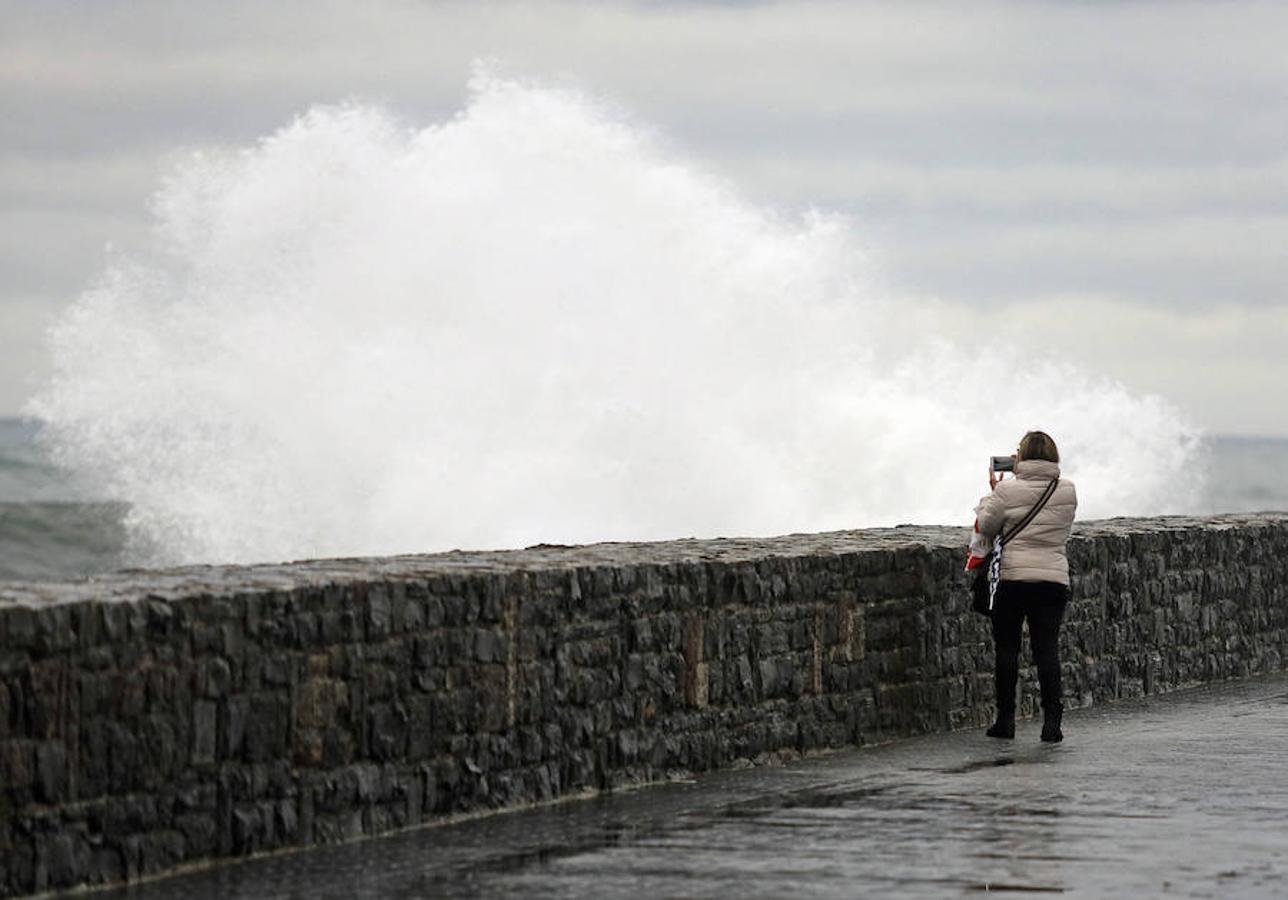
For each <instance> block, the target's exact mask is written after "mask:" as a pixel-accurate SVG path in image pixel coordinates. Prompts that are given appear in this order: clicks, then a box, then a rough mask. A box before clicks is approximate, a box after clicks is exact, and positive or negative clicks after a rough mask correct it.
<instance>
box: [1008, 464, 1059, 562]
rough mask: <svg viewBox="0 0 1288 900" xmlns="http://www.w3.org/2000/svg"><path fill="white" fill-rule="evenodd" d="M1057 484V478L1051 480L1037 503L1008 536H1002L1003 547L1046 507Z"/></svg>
mask: <svg viewBox="0 0 1288 900" xmlns="http://www.w3.org/2000/svg"><path fill="white" fill-rule="evenodd" d="M1059 484H1060V479H1059V478H1052V479H1051V483H1050V484H1048V485H1047V486H1046V490H1045V491H1043V492H1042V496H1041V497H1039V498H1038V502H1037V503H1035V504H1033V508H1032V509H1031V510H1029V511H1028V512H1027V513H1025V514H1024V518H1023V519H1020V521H1019V523H1018V524H1016V526H1015V527H1014V528H1012V529H1011V533H1010V534H1005V535H1002V546H1003V547H1005V546H1006V545H1007V544H1009V543H1010V542H1011V538H1013V537H1015V536H1016V535H1017V534H1019V533H1020V532H1021V531H1023V530H1024V529H1025V527H1026V526H1027V525H1028V524H1029V523H1030V522H1032V521H1033V517H1034V516H1036V515H1037V514H1038V513H1040V512H1041V511H1042V507H1044V506H1046V504H1047V501H1048V500H1050V499H1051V495H1052V494H1054V493H1055V489H1056V487H1057V485H1059Z"/></svg>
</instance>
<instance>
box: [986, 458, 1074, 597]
mask: <svg viewBox="0 0 1288 900" xmlns="http://www.w3.org/2000/svg"><path fill="white" fill-rule="evenodd" d="M1059 483H1060V479H1059V478H1052V479H1051V483H1050V484H1048V485H1047V486H1046V490H1045V491H1043V492H1042V496H1041V497H1039V498H1038V502H1037V503H1035V504H1033V508H1032V509H1030V510H1029V511H1028V512H1027V513H1025V514H1024V518H1023V519H1021V520H1020V521H1019V522H1017V523H1016V525H1015V527H1014V528H1012V529H1011V530H1010V532H1008V533H1007V534H1005V535H1004V534H1002V533H1001V532H1000V531H999V532H998V534H997V537H995V538H993V549H992V550H990V551H989V553H988V558H987V559H986V560H985V561H984V565H983V566H982V567H981V568H980V570H979V571H978V572H976V573H975V578H974V580H973V581H971V583H970V605H971V609H973V610H975V612H977V613H979V614H980V615H982V616H992V615H993V601H994V599H995V598H996V596H997V585H998V583H999V582H1000V581H1001V580H1002V548H1003V547H1005V546H1006V545H1007V544H1009V543H1010V542H1011V540H1012V539H1013V538H1014V537H1015V536H1016V535H1017V534H1019V533H1020V532H1021V531H1023V530H1024V529H1025V527H1026V526H1027V525H1028V524H1029V523H1030V522H1032V521H1033V519H1034V517H1035V516H1037V514H1038V513H1039V512H1041V511H1042V507H1044V506H1046V504H1047V501H1048V500H1050V499H1051V495H1052V494H1054V493H1055V489H1056V486H1057V485H1058V484H1059Z"/></svg>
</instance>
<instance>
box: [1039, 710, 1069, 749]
mask: <svg viewBox="0 0 1288 900" xmlns="http://www.w3.org/2000/svg"><path fill="white" fill-rule="evenodd" d="M1063 718H1064V706H1063V705H1061V704H1060V703H1058V702H1057V703H1051V704H1049V705H1046V706H1043V707H1042V740H1044V741H1046V742H1047V743H1048V744H1058V743H1060V742H1061V741H1062V740H1064V732H1063V731H1061V730H1060V720H1061V719H1063Z"/></svg>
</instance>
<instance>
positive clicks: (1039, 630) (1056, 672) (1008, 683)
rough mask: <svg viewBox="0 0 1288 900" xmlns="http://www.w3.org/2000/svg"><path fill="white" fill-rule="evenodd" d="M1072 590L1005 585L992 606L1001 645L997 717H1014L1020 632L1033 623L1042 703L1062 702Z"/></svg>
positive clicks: (1044, 583)
mask: <svg viewBox="0 0 1288 900" xmlns="http://www.w3.org/2000/svg"><path fill="white" fill-rule="evenodd" d="M1068 600H1069V589H1068V588H1067V587H1065V586H1064V585H1062V584H1058V583H1056V582H1054V581H1003V582H1001V583H1000V584H999V585H998V586H997V596H996V597H995V598H994V602H993V643H994V645H995V647H996V654H997V667H996V669H995V670H994V678H995V682H996V684H997V717H998V718H999V719H1007V718H1014V717H1015V682H1016V681H1017V680H1019V677H1020V629H1021V628H1022V627H1023V625H1024V620H1025V619H1028V620H1029V644H1030V646H1031V647H1032V648H1033V663H1034V665H1036V666H1037V667H1038V683H1039V684H1040V685H1041V687H1042V705H1043V706H1044V707H1047V706H1052V705H1054V704H1057V703H1059V702H1060V698H1061V696H1062V691H1061V687H1060V622H1061V621H1062V620H1063V619H1064V608H1065V605H1066V604H1067V603H1068Z"/></svg>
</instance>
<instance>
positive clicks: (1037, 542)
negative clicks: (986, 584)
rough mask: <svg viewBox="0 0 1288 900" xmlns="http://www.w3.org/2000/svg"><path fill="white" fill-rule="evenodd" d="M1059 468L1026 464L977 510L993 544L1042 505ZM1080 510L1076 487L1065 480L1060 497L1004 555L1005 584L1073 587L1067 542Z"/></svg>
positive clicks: (1044, 463) (1055, 496)
mask: <svg viewBox="0 0 1288 900" xmlns="http://www.w3.org/2000/svg"><path fill="white" fill-rule="evenodd" d="M1052 478H1060V466H1059V465H1058V464H1056V463H1053V462H1047V461H1046V460H1044V459H1022V460H1020V461H1019V462H1017V463H1016V464H1015V477H1014V478H1007V479H1005V480H1003V481H1001V482H999V483H998V485H997V487H996V488H995V489H994V490H993V492H992V493H990V494H989V495H988V496H986V497H983V498H981V499H980V501H979V506H977V507H975V517H976V521H978V523H979V530H980V533H981V534H983V535H984V537H985V538H987V539H988V541H989V542H990V543H991V542H992V540H993V537H994V536H995V535H996V534H997V532H998V529H999V528H1001V529H1002V530H1003V533H1004V534H1005V533H1008V532H1010V530H1011V529H1012V528H1014V527H1015V525H1016V524H1018V523H1019V521H1020V520H1021V519H1023V518H1024V517H1025V515H1027V514H1028V511H1029V510H1030V509H1032V508H1033V504H1035V503H1037V502H1038V499H1039V498H1040V497H1041V496H1042V493H1043V492H1044V491H1045V490H1046V488H1047V485H1048V484H1050V483H1051V479H1052ZM1077 509H1078V493H1077V491H1076V490H1074V487H1073V482H1072V481H1069V480H1068V479H1067V478H1060V483H1059V484H1058V485H1057V486H1056V489H1055V493H1054V494H1052V495H1051V499H1050V500H1048V501H1047V504H1046V506H1044V507H1042V511H1041V512H1039V513H1038V514H1037V516H1036V517H1034V519H1033V521H1032V522H1030V523H1029V524H1028V525H1027V526H1025V528H1024V530H1023V531H1021V532H1020V533H1019V534H1018V535H1016V536H1015V539H1014V540H1012V541H1010V542H1009V543H1007V545H1006V549H1005V550H1003V551H1002V580H1003V581H1054V582H1058V583H1059V584H1063V585H1066V586H1067V585H1068V584H1069V558H1068V556H1066V555H1065V543H1066V542H1067V541H1068V540H1069V530H1070V529H1071V528H1072V527H1073V515H1074V513H1075V512H1076V511H1077Z"/></svg>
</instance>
